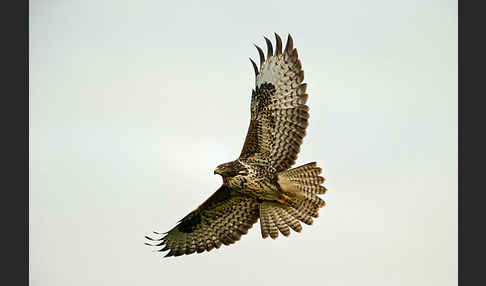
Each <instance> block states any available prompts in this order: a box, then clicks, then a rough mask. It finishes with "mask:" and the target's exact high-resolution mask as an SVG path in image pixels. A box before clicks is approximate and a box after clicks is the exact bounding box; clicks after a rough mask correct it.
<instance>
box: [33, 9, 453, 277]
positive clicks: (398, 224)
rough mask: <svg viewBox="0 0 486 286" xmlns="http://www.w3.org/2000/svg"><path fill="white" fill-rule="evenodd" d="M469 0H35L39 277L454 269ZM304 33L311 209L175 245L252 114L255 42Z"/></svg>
mask: <svg viewBox="0 0 486 286" xmlns="http://www.w3.org/2000/svg"><path fill="white" fill-rule="evenodd" d="M262 2H263V1H262ZM456 2H457V1H418V0H412V1H386V0H382V1H379V0H370V1H357V0H355V1H352V0H346V1H283V0H280V1H264V3H261V2H260V1H239V2H230V1H179V2H177V1H148V0H139V1H115V0H111V1H109V0H98V1H92V0H90V1H86V0H85V1H61V0H58V1H40V0H39V1H30V5H31V6H30V45H31V47H30V282H31V285H34V286H36V285H46V286H47V285H48V286H57V285H59V286H65V285H83V286H86V285H90V286H91V285H119V286H124V285H169V284H174V283H175V284H177V285H190V284H194V283H197V284H199V285H208V284H211V285H248V283H251V285H277V284H278V285H295V284H296V283H319V284H323V285H333V286H336V285H358V284H359V285H363V284H364V285H387V286H389V285H414V286H418V285H441V286H448V285H456V283H457V3H456ZM273 32H277V33H279V34H280V35H281V36H282V37H286V35H287V33H289V32H290V33H291V34H292V36H293V38H294V46H295V47H296V48H297V49H298V51H299V57H300V59H301V61H302V65H303V69H304V71H305V79H304V82H306V83H307V84H308V88H307V91H308V93H309V100H308V105H309V107H310V114H311V117H310V125H309V128H308V129H307V136H306V137H305V139H304V144H303V146H302V149H301V153H300V155H299V159H298V161H297V164H296V165H301V164H304V163H307V162H310V161H317V162H318V164H319V165H320V166H321V167H323V169H324V171H323V175H324V176H325V177H326V178H327V182H326V184H325V185H326V187H327V188H328V189H329V191H328V192H327V194H326V195H325V196H323V198H324V199H325V200H326V202H327V206H326V207H324V208H323V209H321V211H320V217H319V218H318V219H317V220H315V223H314V225H313V226H310V227H309V226H305V225H304V229H303V231H302V232H301V233H298V234H297V233H292V234H291V236H290V237H288V238H285V237H282V236H280V237H279V238H278V239H277V240H271V239H266V240H263V239H262V238H261V235H260V231H259V225H257V224H255V225H254V227H253V228H252V229H251V230H250V232H249V234H248V235H246V236H243V237H242V239H241V240H240V241H239V242H237V243H236V244H234V245H232V246H229V247H226V246H223V247H222V248H221V249H219V250H213V251H211V252H209V253H204V254H199V255H191V256H182V257H177V258H172V259H162V255H160V254H159V253H157V252H152V249H150V248H149V247H147V246H145V245H144V244H143V243H144V241H145V240H144V238H143V237H144V235H146V234H148V233H150V232H151V231H152V230H157V231H167V230H169V229H170V228H171V227H173V226H174V225H175V223H176V222H177V221H178V220H179V219H180V218H182V217H183V216H184V215H186V214H187V213H188V212H189V211H191V210H192V209H194V208H195V207H196V206H197V205H198V204H200V203H201V202H202V201H204V200H205V199H206V198H207V197H208V196H209V195H210V194H212V193H213V192H214V191H215V190H216V189H217V188H218V187H219V185H220V184H221V179H220V177H219V176H214V175H213V169H214V167H215V166H216V165H218V164H220V163H223V162H227V161H230V160H233V159H235V158H236V157H237V156H238V154H239V152H240V150H241V147H242V144H243V141H244V136H245V134H246V130H247V127H248V122H249V101H250V94H251V89H252V88H253V84H254V75H253V69H252V67H251V64H250V62H249V60H248V57H252V58H253V59H257V58H258V56H257V55H258V54H257V51H256V49H255V48H254V47H253V43H256V44H258V45H260V46H264V39H263V36H267V37H269V38H271V39H272V40H273V41H274V37H273Z"/></svg>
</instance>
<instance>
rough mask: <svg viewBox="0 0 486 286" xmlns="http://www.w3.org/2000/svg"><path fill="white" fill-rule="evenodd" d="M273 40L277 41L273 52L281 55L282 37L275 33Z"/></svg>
mask: <svg viewBox="0 0 486 286" xmlns="http://www.w3.org/2000/svg"><path fill="white" fill-rule="evenodd" d="M275 40H276V41H277V47H276V48H275V54H276V55H281V54H282V39H281V38H280V36H279V35H278V34H277V33H275Z"/></svg>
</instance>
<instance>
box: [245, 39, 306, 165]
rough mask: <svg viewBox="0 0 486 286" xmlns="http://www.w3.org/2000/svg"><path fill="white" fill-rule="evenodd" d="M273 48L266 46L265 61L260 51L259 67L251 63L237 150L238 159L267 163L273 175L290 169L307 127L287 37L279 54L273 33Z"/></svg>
mask: <svg viewBox="0 0 486 286" xmlns="http://www.w3.org/2000/svg"><path fill="white" fill-rule="evenodd" d="M275 38H276V49H275V54H274V51H273V47H272V43H271V42H270V40H269V39H267V38H265V41H266V43H267V60H266V61H265V55H264V53H263V51H262V49H261V48H260V47H258V46H256V45H255V46H256V48H257V50H258V53H259V56H260V68H257V65H256V64H255V62H254V61H253V60H251V59H250V60H251V62H252V64H253V68H254V70H255V75H256V89H255V90H253V91H252V97H251V119H250V126H249V128H248V133H247V136H246V139H245V143H244V145H243V150H242V151H241V155H240V158H242V159H250V158H253V159H257V160H263V161H268V163H269V165H270V166H271V167H272V169H273V171H274V172H281V171H284V170H287V169H288V168H289V167H291V166H292V165H293V164H294V163H295V160H296V159H297V154H298V153H299V151H300V145H301V144H302V140H303V138H304V136H305V129H306V128H307V125H308V118H309V113H308V110H309V108H308V106H307V105H306V104H305V103H306V101H307V94H306V87H307V85H306V84H305V83H302V81H303V79H304V71H303V70H302V65H301V62H300V60H299V59H298V54H297V50H296V49H295V48H294V47H293V40H292V37H291V36H290V35H289V36H288V38H287V44H286V46H285V49H284V51H283V52H282V40H281V39H280V37H279V36H278V35H277V34H275Z"/></svg>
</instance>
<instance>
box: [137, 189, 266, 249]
mask: <svg viewBox="0 0 486 286" xmlns="http://www.w3.org/2000/svg"><path fill="white" fill-rule="evenodd" d="M258 216H259V212H258V203H257V201H256V200H255V199H253V198H249V197H244V196H241V195H239V194H238V193H235V192H232V191H230V189H229V188H227V187H225V186H221V187H220V188H219V189H218V190H217V191H216V192H215V193H214V194H213V195H212V196H211V197H209V198H208V199H207V200H206V201H205V202H204V203H203V204H201V205H200V206H199V207H198V208H197V209H196V210H194V211H192V212H191V213H189V214H188V215H187V216H185V217H184V218H183V219H182V220H180V221H179V224H177V225H176V226H175V227H174V228H172V229H171V230H170V231H168V232H167V233H166V234H165V236H163V237H161V238H158V239H156V238H151V237H146V238H147V239H149V240H151V241H155V242H156V244H148V243H147V244H148V245H153V246H159V247H162V249H160V250H159V251H166V250H169V252H168V253H167V255H165V256H166V257H167V256H179V255H183V254H192V253H195V252H197V253H201V252H204V251H210V250H212V249H213V248H219V247H220V246H221V244H225V245H229V244H232V243H234V242H236V241H238V240H239V239H240V237H241V236H242V235H244V234H246V233H248V229H250V228H251V227H252V226H253V224H254V223H255V222H256V221H257V220H258Z"/></svg>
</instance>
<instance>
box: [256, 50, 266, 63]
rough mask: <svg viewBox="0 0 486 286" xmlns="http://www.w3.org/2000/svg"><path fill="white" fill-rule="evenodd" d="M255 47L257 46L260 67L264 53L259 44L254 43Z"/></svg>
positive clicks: (263, 60)
mask: <svg viewBox="0 0 486 286" xmlns="http://www.w3.org/2000/svg"><path fill="white" fill-rule="evenodd" d="M255 47H256V48H257V50H258V55H259V56H260V67H261V66H262V65H263V63H264V62H265V54H264V53H263V50H262V49H261V48H260V47H259V46H257V45H255Z"/></svg>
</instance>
